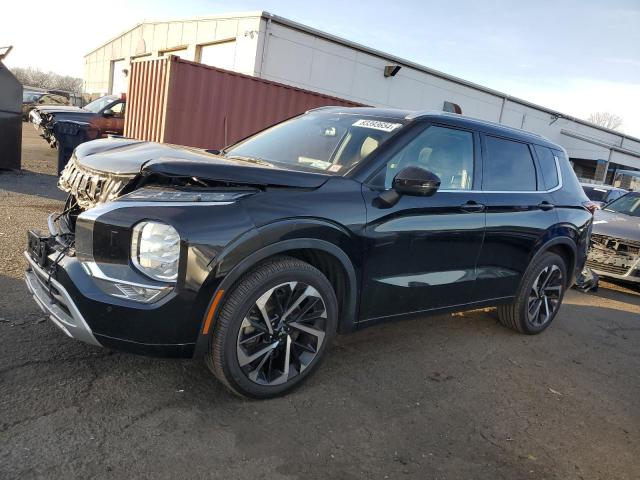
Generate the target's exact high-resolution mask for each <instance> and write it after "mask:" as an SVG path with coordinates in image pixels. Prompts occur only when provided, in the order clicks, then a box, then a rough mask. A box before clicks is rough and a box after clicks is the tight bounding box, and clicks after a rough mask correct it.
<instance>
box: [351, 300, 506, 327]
mask: <svg viewBox="0 0 640 480" xmlns="http://www.w3.org/2000/svg"><path fill="white" fill-rule="evenodd" d="M514 298H515V297H514V296H509V297H498V298H490V299H489V300H482V301H479V302H471V303H461V304H459V305H451V306H448V307H440V308H432V309H428V310H418V311H415V312H408V313H398V314H395V315H388V316H385V317H374V318H367V319H366V320H360V321H359V322H358V323H357V324H356V329H357V330H360V329H361V328H367V327H371V326H373V325H378V324H380V323H387V322H393V321H396V320H406V319H410V318H416V317H422V316H433V315H442V314H444V313H454V312H464V311H465V310H474V309H476V308H484V307H495V306H497V305H503V304H505V303H510V302H512V301H513V299H514Z"/></svg>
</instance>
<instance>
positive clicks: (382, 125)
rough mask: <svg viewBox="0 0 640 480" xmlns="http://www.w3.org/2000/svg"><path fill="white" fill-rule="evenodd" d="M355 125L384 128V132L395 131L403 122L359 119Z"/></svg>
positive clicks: (376, 128)
mask: <svg viewBox="0 0 640 480" xmlns="http://www.w3.org/2000/svg"><path fill="white" fill-rule="evenodd" d="M352 126H353V127H363V128H373V129H374V130H382V131H383V132H393V131H394V130H395V129H396V128H399V127H401V126H402V124H401V123H389V122H381V121H379V120H358V121H357V122H355V123H354V124H353V125H352Z"/></svg>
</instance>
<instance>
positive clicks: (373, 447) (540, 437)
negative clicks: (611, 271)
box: [0, 126, 640, 479]
mask: <svg viewBox="0 0 640 480" xmlns="http://www.w3.org/2000/svg"><path fill="white" fill-rule="evenodd" d="M23 166H24V170H23V171H22V172H21V173H7V172H4V173H0V200H1V201H0V218H2V219H4V220H5V221H4V222H3V223H2V225H0V249H1V250H0V251H1V254H0V291H1V292H2V294H3V299H2V301H1V302H0V478H3V479H13V478H16V479H17V478H20V479H29V478H83V479H84V478H98V479H100V478H154V479H161V478H223V479H236V478H237V479H244V478H265V479H295V478H303V477H304V478H318V479H320V478H322V479H326V478H336V479H356V478H379V479H385V478H416V479H462V478H474V479H499V478H505V479H526V478H532V479H534V478H535V479H539V478H547V479H573V478H575V479H582V478H584V479H613V478H619V479H638V478H640V462H639V461H638V458H640V402H639V399H640V373H639V372H640V293H638V291H637V290H632V289H628V288H624V287H620V286H615V285H610V284H605V285H603V287H604V288H601V290H600V292H599V293H598V294H589V295H585V294H581V293H578V292H575V291H571V292H569V293H568V295H567V297H566V299H565V305H564V306H563V308H562V310H561V312H560V314H559V316H558V318H557V319H556V321H555V322H554V325H553V326H552V327H550V328H549V329H548V330H547V331H546V332H545V333H544V334H542V335H539V336H534V337H527V336H522V335H517V334H515V333H513V332H511V331H509V330H507V329H505V328H503V327H501V326H500V325H499V324H498V323H497V322H496V319H495V313H494V312H493V311H492V310H482V311H475V312H468V313H464V314H457V315H447V316H436V317H428V318H424V319H419V320H412V321H404V322H397V323H391V324H387V325H383V326H379V327H374V328H371V329H368V330H365V331H362V332H358V333H355V334H353V335H349V336H345V337H340V338H338V339H337V341H336V342H335V344H334V346H333V348H332V349H331V351H330V352H329V356H328V358H327V361H326V362H325V364H324V365H323V366H322V368H321V369H320V370H319V371H318V372H317V374H316V375H315V376H314V377H313V378H311V379H310V381H309V382H308V383H307V384H306V385H305V386H304V387H302V388H301V389H298V390H297V391H296V392H294V393H293V394H291V395H289V396H287V397H284V398H281V399H276V400H270V401H263V402H255V401H243V400H239V399H238V398H236V397H234V396H232V395H230V394H228V393H227V392H226V391H225V390H224V389H223V388H222V387H221V386H220V385H219V384H218V383H217V382H216V381H215V380H214V379H213V377H212V376H211V375H210V374H209V373H208V371H207V370H206V368H205V367H204V365H203V363H202V362H200V361H190V360H184V361H180V360H164V359H155V358H145V357H139V356H133V355H127V354H121V353H116V352H110V351H107V350H102V349H99V348H94V347H91V346H88V345H84V344H82V343H79V342H76V341H73V340H71V339H69V338H67V337H65V336H64V335H63V334H62V333H61V332H59V331H58V330H57V329H56V328H55V327H54V326H53V325H52V324H51V323H50V322H49V321H47V320H46V319H45V317H44V315H43V314H42V313H41V312H40V310H39V309H38V308H37V307H36V305H35V304H34V303H33V301H32V300H31V298H30V296H29V295H28V294H27V289H26V287H25V286H24V284H23V281H22V271H23V270H24V266H25V262H24V260H23V258H22V253H21V252H22V249H23V245H24V243H25V235H26V234H25V232H26V229H27V228H28V227H33V226H37V227H41V228H44V226H45V218H46V213H47V212H49V211H51V210H55V209H59V208H60V206H61V201H62V200H63V195H62V194H61V192H59V191H57V190H56V189H55V180H56V179H55V176H54V168H55V167H54V166H55V151H54V150H50V149H49V148H48V146H47V145H46V144H45V143H44V141H42V139H40V138H39V137H37V136H36V135H35V132H34V131H33V129H32V128H30V127H29V126H25V131H24V157H23Z"/></svg>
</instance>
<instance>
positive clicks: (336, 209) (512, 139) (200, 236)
mask: <svg viewBox="0 0 640 480" xmlns="http://www.w3.org/2000/svg"><path fill="white" fill-rule="evenodd" d="M59 186H60V188H61V189H63V190H64V191H66V192H67V193H68V194H69V196H68V199H67V202H66V205H65V207H64V211H63V212H61V213H57V214H52V215H51V216H50V217H49V231H47V232H39V231H31V232H29V234H28V247H27V250H26V252H25V256H26V258H27V261H28V264H29V267H28V270H27V272H26V282H27V286H28V288H29V290H30V291H31V293H32V294H33V296H34V299H35V301H36V302H37V303H38V304H39V305H40V307H41V308H42V309H43V310H44V311H45V312H46V313H48V315H49V316H50V318H51V320H52V321H53V322H54V323H55V324H56V325H57V326H58V327H59V328H60V329H61V330H63V331H64V332H65V333H66V334H67V335H68V336H70V337H73V338H76V339H79V340H83V341H85V342H87V343H90V344H93V345H96V346H103V347H107V348H113V349H120V350H126V351H130V352H135V353H141V354H150V355H162V356H174V357H204V358H205V360H206V363H207V365H208V366H209V368H210V369H211V371H212V372H213V373H214V374H215V376H216V377H217V378H218V379H219V380H220V381H221V382H222V383H224V384H225V385H226V386H227V387H228V388H229V389H230V390H232V391H233V392H235V393H237V394H240V395H243V396H248V397H254V398H268V397H273V396H276V395H280V394H283V393H285V392H287V391H289V390H290V389H291V388H293V387H295V386H297V385H299V384H300V383H301V382H303V381H304V380H305V379H306V378H307V377H308V376H309V375H310V374H311V373H312V372H313V371H314V370H316V367H317V366H318V365H319V363H320V361H321V360H322V359H323V358H324V357H325V356H326V353H327V350H328V347H329V345H330V343H331V340H332V338H333V337H334V335H335V334H336V333H348V332H351V331H353V330H355V329H358V328H362V327H366V326H370V325H374V324H377V323H380V322H383V321H386V320H394V319H398V318H404V317H412V316H423V315H425V314H429V313H438V314H441V313H444V312H452V311H460V310H468V309H472V308H476V307H482V306H490V305H496V306H498V312H497V314H498V318H499V319H500V321H501V322H502V323H503V324H504V325H505V326H507V327H509V328H512V329H514V330H516V331H518V332H521V333H525V334H537V333H540V332H542V331H544V330H545V329H546V328H547V327H548V326H549V325H550V324H551V323H552V322H553V320H554V318H555V317H556V315H557V313H558V311H559V309H560V306H561V303H562V299H563V296H564V293H565V291H566V290H567V288H569V287H570V286H571V285H572V284H573V282H574V280H575V276H576V273H577V272H580V271H581V270H582V269H583V266H584V262H585V260H586V254H587V249H588V245H589V234H590V229H591V222H592V218H593V217H592V215H591V213H590V212H589V211H588V210H587V208H586V207H585V204H586V203H587V202H588V199H587V197H586V196H585V195H584V192H583V191H582V189H581V188H580V185H579V183H578V180H577V178H576V176H575V174H574V172H573V170H572V169H571V166H570V164H569V161H568V159H567V155H566V152H565V151H564V150H563V149H562V148H561V147H559V146H557V145H556V144H554V143H551V142H549V141H548V140H546V139H544V138H542V137H540V136H537V135H533V134H528V133H525V132H523V131H519V130H515V129H510V128H507V127H504V126H499V125H495V124H491V123H487V122H482V121H478V120H472V119H469V118H465V117H462V116H460V115H454V114H444V113H441V114H438V113H416V112H409V111H400V110H384V109H373V108H338V107H328V108H322V109H317V110H313V111H310V112H308V113H306V114H304V115H301V116H299V117H297V118H294V119H292V120H288V121H286V122H283V123H280V124H278V125H275V126H273V127H271V128H269V129H267V130H265V131H263V132H260V133H258V134H256V135H254V136H252V137H249V138H248V139H245V140H243V141H241V142H239V143H237V144H236V145H234V146H232V147H229V148H227V149H225V150H223V151H221V152H218V151H209V152H208V151H205V150H199V149H195V148H187V147H177V146H171V145H163V144H157V143H150V142H141V141H137V140H131V139H124V138H109V139H101V140H95V141H92V142H88V143H85V144H82V145H80V146H79V147H78V148H76V150H75V154H74V156H73V157H72V158H71V160H70V161H69V163H68V165H67V166H66V168H65V170H64V172H63V174H62V176H61V178H60V182H59Z"/></svg>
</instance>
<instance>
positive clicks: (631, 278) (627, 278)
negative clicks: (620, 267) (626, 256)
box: [587, 263, 640, 283]
mask: <svg viewBox="0 0 640 480" xmlns="http://www.w3.org/2000/svg"><path fill="white" fill-rule="evenodd" d="M592 265H593V264H589V263H587V266H588V267H589V268H590V269H591V270H593V271H594V272H596V273H597V274H598V275H599V276H601V277H603V278H615V279H616V280H622V281H624V282H631V283H640V276H637V275H632V272H628V273H626V274H623V275H621V274H618V273H612V272H608V271H606V270H600V269H598V267H597V266H592Z"/></svg>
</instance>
